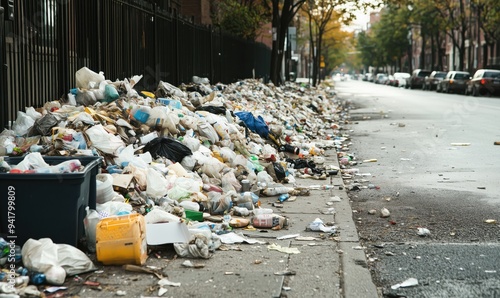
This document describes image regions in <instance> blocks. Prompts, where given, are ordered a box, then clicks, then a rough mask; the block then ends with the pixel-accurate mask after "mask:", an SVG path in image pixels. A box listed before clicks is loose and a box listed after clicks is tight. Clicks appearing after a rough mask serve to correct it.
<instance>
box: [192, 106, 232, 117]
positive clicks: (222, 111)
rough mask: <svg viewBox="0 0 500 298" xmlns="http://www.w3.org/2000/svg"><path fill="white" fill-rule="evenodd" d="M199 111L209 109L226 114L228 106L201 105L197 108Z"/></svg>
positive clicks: (213, 112)
mask: <svg viewBox="0 0 500 298" xmlns="http://www.w3.org/2000/svg"><path fill="white" fill-rule="evenodd" d="M196 110H197V111H207V112H209V113H212V114H216V115H226V108H225V107H221V106H201V107H197V108H196Z"/></svg>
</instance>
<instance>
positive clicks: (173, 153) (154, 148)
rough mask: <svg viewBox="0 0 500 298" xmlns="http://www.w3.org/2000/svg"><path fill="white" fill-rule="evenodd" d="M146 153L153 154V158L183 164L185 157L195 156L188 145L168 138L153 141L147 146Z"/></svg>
mask: <svg viewBox="0 0 500 298" xmlns="http://www.w3.org/2000/svg"><path fill="white" fill-rule="evenodd" d="M144 151H145V152H149V153H151V156H152V157H153V158H158V157H159V156H161V157H166V158H168V159H170V160H172V161H175V162H181V161H182V159H183V158H184V157H186V156H188V155H192V154H193V152H191V149H189V148H188V147H187V146H186V145H184V144H182V143H181V142H179V141H177V140H175V139H172V138H167V137H160V138H155V139H153V140H152V141H150V142H149V143H147V144H146V146H145V147H144Z"/></svg>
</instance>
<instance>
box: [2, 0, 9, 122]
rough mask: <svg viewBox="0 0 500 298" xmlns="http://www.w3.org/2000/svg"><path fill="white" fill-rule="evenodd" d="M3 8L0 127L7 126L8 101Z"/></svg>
mask: <svg viewBox="0 0 500 298" xmlns="http://www.w3.org/2000/svg"><path fill="white" fill-rule="evenodd" d="M4 11H5V10H4V8H3V7H2V6H0V67H1V68H0V107H1V108H0V109H1V112H0V127H1V128H5V127H7V123H8V122H7V121H8V115H9V114H8V103H7V62H6V49H5V30H4V27H5V18H4Z"/></svg>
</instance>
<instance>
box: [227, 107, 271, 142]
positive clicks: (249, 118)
mask: <svg viewBox="0 0 500 298" xmlns="http://www.w3.org/2000/svg"><path fill="white" fill-rule="evenodd" d="M234 114H235V115H236V116H238V118H240V119H241V121H243V123H244V125H245V126H246V127H247V128H248V129H250V130H251V131H252V132H255V133H257V134H259V136H261V138H264V139H267V136H268V135H269V127H268V126H267V124H266V122H265V121H264V119H263V118H262V116H260V115H259V116H257V118H256V117H254V116H253V114H252V113H250V112H235V113H234Z"/></svg>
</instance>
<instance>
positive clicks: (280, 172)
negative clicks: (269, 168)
mask: <svg viewBox="0 0 500 298" xmlns="http://www.w3.org/2000/svg"><path fill="white" fill-rule="evenodd" d="M273 167H274V173H276V178H278V181H282V180H283V179H285V178H286V171H285V168H283V166H282V165H281V164H280V163H279V162H274V163H273Z"/></svg>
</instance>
